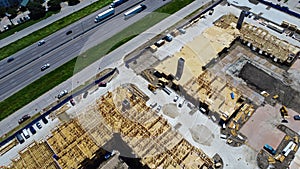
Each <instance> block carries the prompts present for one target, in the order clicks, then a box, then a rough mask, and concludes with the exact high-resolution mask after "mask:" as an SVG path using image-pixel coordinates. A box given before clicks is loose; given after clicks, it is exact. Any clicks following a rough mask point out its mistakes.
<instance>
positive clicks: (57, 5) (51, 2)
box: [47, 0, 61, 11]
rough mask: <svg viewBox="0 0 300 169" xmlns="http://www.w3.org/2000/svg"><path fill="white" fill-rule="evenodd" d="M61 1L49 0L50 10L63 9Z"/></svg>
mask: <svg viewBox="0 0 300 169" xmlns="http://www.w3.org/2000/svg"><path fill="white" fill-rule="evenodd" d="M60 3H61V0H49V1H48V2H47V5H48V7H49V8H48V9H49V11H60V9H61V6H60Z"/></svg>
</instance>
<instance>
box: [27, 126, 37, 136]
mask: <svg viewBox="0 0 300 169" xmlns="http://www.w3.org/2000/svg"><path fill="white" fill-rule="evenodd" d="M29 130H30V132H31V133H32V135H34V134H35V133H36V130H35V129H34V128H33V126H30V127H29Z"/></svg>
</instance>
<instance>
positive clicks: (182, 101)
mask: <svg viewBox="0 0 300 169" xmlns="http://www.w3.org/2000/svg"><path fill="white" fill-rule="evenodd" d="M184 101H185V100H184V98H180V99H179V103H178V107H180V108H181V107H182V106H183V104H184Z"/></svg>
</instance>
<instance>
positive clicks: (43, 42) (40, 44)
mask: <svg viewBox="0 0 300 169" xmlns="http://www.w3.org/2000/svg"><path fill="white" fill-rule="evenodd" d="M45 43H46V41H45V40H44V39H43V40H40V41H39V42H38V46H42V45H43V44H45Z"/></svg>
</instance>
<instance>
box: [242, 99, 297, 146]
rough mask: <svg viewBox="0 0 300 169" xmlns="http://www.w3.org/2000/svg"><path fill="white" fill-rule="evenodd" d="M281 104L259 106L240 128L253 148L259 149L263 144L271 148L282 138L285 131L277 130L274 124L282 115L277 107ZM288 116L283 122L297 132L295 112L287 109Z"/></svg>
mask: <svg viewBox="0 0 300 169" xmlns="http://www.w3.org/2000/svg"><path fill="white" fill-rule="evenodd" d="M280 108H281V105H279V104H277V105H276V106H274V107H273V106H271V105H268V104H267V105H265V106H264V107H259V108H258V109H257V110H256V111H255V113H254V114H253V115H252V117H251V118H250V119H249V121H248V122H247V123H246V124H245V125H244V126H243V127H242V128H241V130H240V131H241V133H243V134H245V135H246V136H247V137H248V144H249V145H250V146H251V147H252V148H254V149H255V150H259V149H261V148H262V147H263V146H264V145H265V144H269V145H270V146H272V147H273V148H275V149H276V148H277V146H278V145H279V144H280V142H281V140H282V139H283V137H284V135H285V133H283V132H281V131H279V130H278V129H277V128H276V126H277V125H278V124H281V120H282V117H281V115H280V112H279V109H280ZM288 112H289V116H290V118H287V121H288V123H284V125H286V126H287V127H289V128H290V129H292V130H294V131H296V132H299V131H300V121H295V120H294V119H293V116H294V115H295V114H297V112H295V111H293V110H291V109H288Z"/></svg>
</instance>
